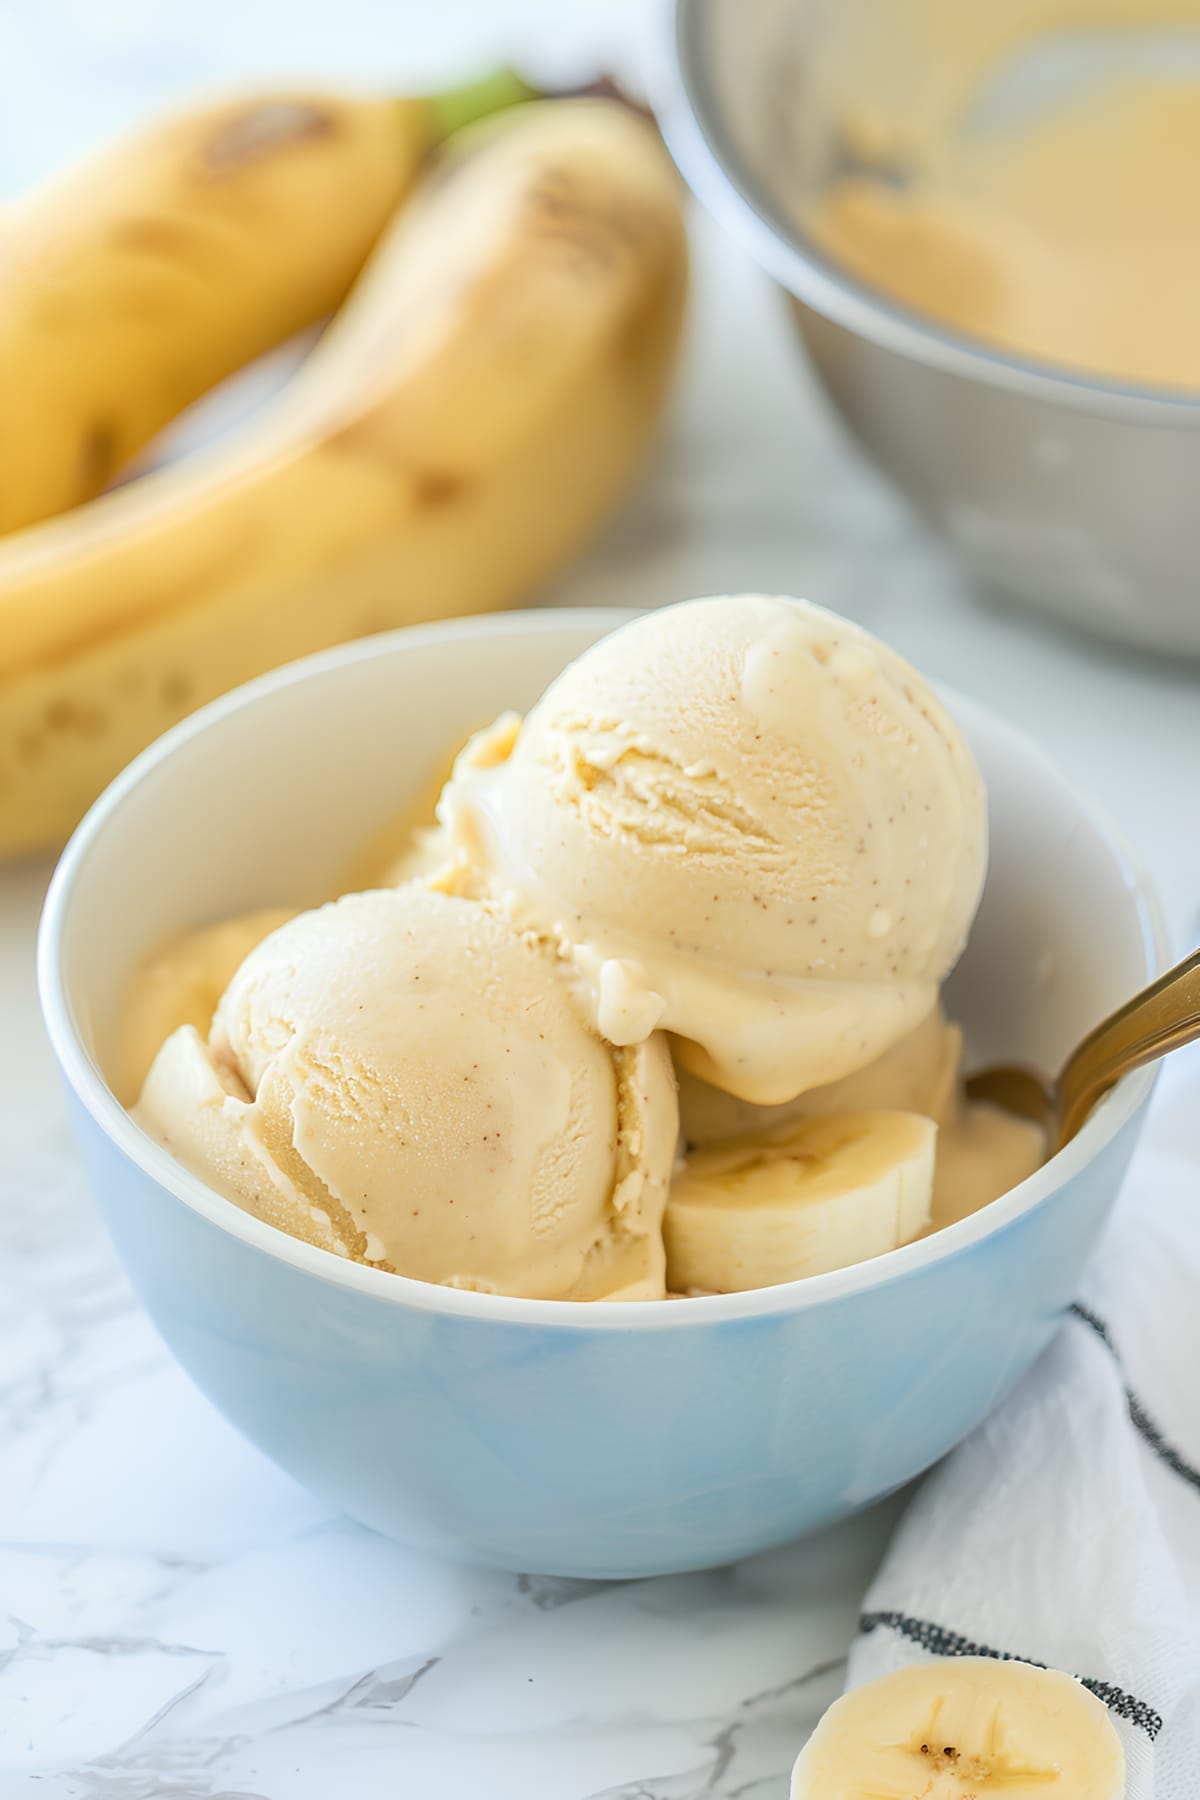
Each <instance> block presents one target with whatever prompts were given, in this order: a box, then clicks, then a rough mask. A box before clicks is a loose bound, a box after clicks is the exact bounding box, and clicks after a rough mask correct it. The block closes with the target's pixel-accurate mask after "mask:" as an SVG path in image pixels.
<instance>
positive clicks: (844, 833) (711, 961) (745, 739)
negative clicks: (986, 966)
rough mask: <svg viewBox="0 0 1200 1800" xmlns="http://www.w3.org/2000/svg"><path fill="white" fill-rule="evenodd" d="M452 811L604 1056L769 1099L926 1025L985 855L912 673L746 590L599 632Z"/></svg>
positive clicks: (885, 654)
mask: <svg viewBox="0 0 1200 1800" xmlns="http://www.w3.org/2000/svg"><path fill="white" fill-rule="evenodd" d="M443 816H444V819H445V821H446V823H447V824H448V826H449V830H450V835H451V838H452V839H453V841H454V842H455V844H456V846H457V848H458V850H459V852H460V854H461V855H462V856H463V857H464V858H466V859H467V860H468V861H470V862H472V863H473V864H474V865H476V866H477V867H480V868H481V869H483V870H485V871H487V872H488V873H489V874H490V876H491V878H492V880H493V882H494V883H495V884H496V885H497V886H498V887H499V888H500V889H502V890H503V891H504V893H505V896H506V904H508V905H509V906H510V907H511V908H512V909H513V910H514V913H515V915H516V916H517V917H519V918H522V919H528V920H530V921H534V922H536V923H537V925H538V926H539V928H540V929H544V930H547V931H552V932H554V933H555V934H556V935H557V936H558V938H559V940H560V941H561V942H562V943H563V944H564V945H566V946H568V947H569V950H570V953H571V955H572V956H573V958H574V962H575V965H576V967H577V969H578V971H579V972H580V975H581V977H582V980H583V983H584V986H585V988H586V990H587V991H588V993H589V995H590V1003H591V1006H592V1009H593V1016H594V1018H595V1021H596V1023H597V1026H598V1029H599V1030H600V1032H601V1033H602V1034H603V1035H604V1036H605V1037H607V1038H609V1039H611V1040H612V1041H613V1042H614V1043H624V1044H631V1043H636V1042H640V1041H642V1040H643V1039H645V1038H646V1037H647V1036H648V1035H649V1034H650V1032H651V1031H652V1030H654V1029H655V1028H656V1027H658V1026H662V1027H663V1028H665V1029H666V1030H668V1031H670V1032H671V1033H673V1034H674V1035H675V1038H676V1049H677V1054H678V1056H679V1059H680V1061H681V1062H682V1063H683V1064H684V1066H685V1067H687V1068H688V1069H690V1070H691V1071H692V1072H693V1073H695V1074H696V1075H699V1076H701V1077H702V1078H703V1079H705V1080H707V1081H709V1082H712V1083H714V1084H715V1085H716V1086H718V1087H720V1088H722V1089H724V1090H725V1091H727V1092H728V1093H731V1094H734V1095H737V1096H739V1097H740V1098H742V1099H746V1100H750V1101H754V1102H755V1103H758V1104H768V1103H776V1102H780V1101H784V1100H788V1099H790V1098H792V1097H793V1096H795V1095H796V1094H799V1093H801V1092H803V1091H805V1090H806V1089H808V1088H811V1087H815V1086H817V1085H819V1084H822V1083H826V1082H830V1081H835V1080H837V1079H839V1078H840V1077H842V1076H844V1075H848V1074H851V1073H852V1072H853V1071H854V1070H856V1069H860V1068H863V1067H865V1066H866V1065H867V1064H868V1063H870V1062H872V1061H873V1060H874V1059H875V1058H876V1057H877V1056H879V1055H880V1054H881V1053H882V1052H883V1051H884V1050H886V1049H887V1048H888V1046H889V1045H890V1044H893V1043H895V1042H896V1041H897V1039H899V1038H900V1037H902V1036H903V1035H904V1034H905V1033H906V1032H908V1031H911V1030H912V1029H913V1028H914V1027H915V1026H916V1025H918V1024H919V1023H920V1021H921V1020H922V1019H923V1018H924V1017H925V1016H926V1015H927V1014H928V1013H929V1012H930V1011H931V1009H932V1008H933V1006H934V1004H935V1002H936V998H937V992H938V987H939V984H940V982H941V981H942V979H943V978H944V976H945V975H946V974H947V973H948V971H949V969H950V968H951V967H952V965H953V963H954V961H955V960H956V958H957V956H958V954H959V951H960V950H961V949H962V946H963V943H964V941H965V938H966V934H967V931H968V929H969V927H970V924H971V920H972V918H973V917H974V913H975V909H976V906H977V904H978V900H979V894H980V890H981V888H982V884H983V877H984V872H985V867H986V859H987V827H986V808H985V800H984V793H983V787H982V783H981V781H980V778H979V775H978V772H977V770H976V768H975V764H974V762H973V760H972V758H971V755H970V752H969V750H968V749H967V747H966V745H965V743H964V741H963V739H962V737H961V735H960V733H959V731H958V729H957V727H956V726H955V725H954V722H953V721H952V719H951V718H950V717H949V715H948V714H947V712H946V711H945V709H944V708H943V707H942V705H941V704H940V702H939V701H938V700H937V699H936V698H935V696H934V695H933V694H932V693H931V691H930V689H929V688H928V686H927V685H926V684H925V683H924V682H923V681H922V679H921V677H920V676H919V675H918V674H917V673H916V671H915V670H914V669H912V668H911V667H910V666H909V665H908V664H907V663H905V662H904V661H903V659H902V658H900V657H899V656H897V655H896V654H895V652H894V651H891V650H889V649H888V648H887V647H886V646H885V645H883V644H881V643H879V642H878V641H877V640H876V639H875V638H873V637H871V636H869V635H868V634H867V633H866V632H864V631H861V630H860V629H859V628H858V627H856V626H854V625H852V624H850V623H848V622H847V621H846V620H844V619H841V618H838V617H837V616H835V615H834V614H832V613H828V612H825V611H824V610H823V609H821V608H819V607H816V606H810V605H808V604H807V603H805V602H801V601H794V600H786V599H777V598H770V597H764V596H756V595H747V596H741V597H737V598H728V599H715V600H702V601H694V602H692V603H690V604H688V605H684V606H675V607H670V608H667V609H664V610H663V611H661V612H658V613H652V614H649V615H646V616H644V617H642V618H639V619H637V620H635V621H633V623H631V624H630V625H627V626H626V627H624V628H623V629H622V630H619V631H616V632H614V633H613V634H612V635H611V636H609V637H606V638H605V639H603V640H602V641H601V642H600V643H599V644H597V645H596V646H594V648H592V649H591V650H589V651H587V652H585V653H584V655H583V656H581V657H580V658H579V659H578V661H577V662H575V663H573V664H572V665H571V666H570V668H568V669H567V670H566V671H565V672H564V673H563V674H562V675H561V676H560V677H559V678H558V680H557V681H555V682H554V683H553V685H552V686H551V687H550V688H549V690H548V691H547V692H546V694H545V695H544V696H543V698H542V699H541V701H539V703H538V704H537V706H535V707H534V709H533V711H532V712H531V713H530V715H529V718H528V719H527V721H526V723H525V726H524V728H523V730H522V731H521V733H520V736H519V738H518V739H517V742H516V744H515V746H514V748H513V751H512V754H511V756H510V757H509V758H508V759H507V760H506V761H505V762H503V763H502V764H501V765H500V766H498V767H497V768H495V769H493V770H482V771H478V772H472V773H468V775H467V776H466V778H464V779H457V780H455V781H454V782H452V783H451V785H450V788H449V789H448V791H447V794H446V796H445V797H444V800H443Z"/></svg>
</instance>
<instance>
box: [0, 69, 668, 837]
mask: <svg viewBox="0 0 1200 1800" xmlns="http://www.w3.org/2000/svg"><path fill="white" fill-rule="evenodd" d="M686 266H687V256H686V238H685V233H684V226H683V218H682V212H681V207H680V197H679V187H678V183H677V180H676V177H675V174H674V171H673V169H672V167H671V165H670V163H669V162H668V160H667V157H666V153H665V151H664V150H663V148H662V146H661V144H660V143H659V141H658V139H657V137H656V135H655V133H654V132H653V130H652V129H651V127H649V126H648V125H647V124H646V123H645V122H644V121H643V120H641V119H639V118H637V117H635V116H634V115H633V114H632V113H631V112H630V111H629V110H628V109H627V108H625V107H623V106H621V105H619V104H617V103H615V102H611V101H601V100H568V101H559V102H554V101H541V102H537V103H535V104H533V105H531V106H526V107H520V108H517V109H515V110H514V111H512V112H509V113H505V114H504V115H503V116H502V117H500V118H497V119H491V120H487V121H485V122H484V123H483V124H481V125H477V126H474V127H473V128H471V129H470V130H468V131H466V132H463V133H460V134H458V135H456V137H455V140H454V143H453V145H452V146H450V147H449V148H448V150H447V152H446V153H445V159H444V160H443V161H442V162H441V163H440V165H436V164H435V166H434V168H433V169H432V170H431V172H430V175H429V177H428V179H427V180H426V181H425V182H424V183H423V184H421V186H420V187H419V189H418V191H417V193H416V194H415V195H414V197H413V199H412V201H411V202H410V204H409V205H408V206H407V207H405V208H404V209H403V211H402V212H401V213H400V215H399V217H398V219H397V221H396V223H395V224H394V225H393V226H392V227H391V229H390V230H389V232H388V233H387V235H386V236H385V238H384V240H383V242H382V244H381V245H380V247H379V249H378V250H377V251H376V253H375V255H374V256H373V257H372V259H371V261H370V263H369V265H368V267H367V270H366V271H365V273H364V275H363V277H362V280H361V282H360V284H359V286H358V287H357V288H356V289H355V291H354V293H353V294H352V295H351V297H350V300H349V301H348V302H347V304H346V306H345V308H344V309H343V311H342V312H341V313H340V314H339V315H338V317H337V319H336V320H335V322H334V324H333V325H332V326H331V328H330V329H329V331H328V332H327V333H326V334H325V336H324V337H323V338H322V340H321V342H320V343H319V344H318V345H317V348H316V350H315V351H314V352H313V354H312V356H311V357H310V358H309V361H308V362H307V363H306V364H305V365H304V367H303V368H302V369H301V370H300V372H299V374H298V375H297V376H296V378H295V379H294V380H293V382H292V384H291V386H290V388H288V389H287V390H285V392H284V393H283V394H282V395H281V396H280V397H279V399H278V400H277V401H276V403H275V404H274V406H273V407H272V408H270V409H269V410H268V412H267V413H266V414H264V415H262V416H261V417H260V420H259V421H257V422H251V425H250V426H249V427H247V428H246V429H245V430H244V431H243V433H242V434H241V437H240V439H239V440H238V441H237V442H236V444H234V445H233V446H232V447H230V446H229V445H221V444H218V445H216V446H214V447H213V449H212V450H211V451H209V452H207V453H201V454H199V455H198V456H197V457H195V458H194V459H192V461H191V462H188V463H181V464H178V465H176V466H174V467H172V468H166V469H162V470H157V471H155V472H153V473H152V474H150V475H148V476H146V477H144V478H143V479H141V480H139V481H136V482H132V483H130V484H129V485H128V486H127V487H125V488H123V489H120V490H118V491H116V492H114V493H111V494H105V495H102V496H101V497H100V498H99V499H98V500H94V501H92V502H91V503H90V504H89V505H88V506H86V507H83V508H81V509H79V510H78V511H77V512H75V513H73V514H69V515H67V516H66V517H65V518H62V519H54V520H50V521H48V522H47V523H45V524H42V525H40V526H35V527H33V528H32V529H30V530H29V531H26V532H21V533H18V534H17V535H16V536H14V537H11V538H9V539H8V540H7V541H6V542H3V543H0V853H2V852H6V851H7V852H12V851H18V850H25V849H29V848H32V847H35V846H39V845H44V844H48V843H51V842H53V841H54V840H55V839H57V838H60V837H61V836H62V835H63V834H64V833H65V832H66V831H67V830H69V828H70V827H71V825H72V824H73V823H74V822H75V821H76V820H77V819H78V817H79V815H80V814H81V812H82V811H83V810H84V808H85V807H86V806H87V805H88V803H89V802H90V801H91V800H92V799H94V797H95V796H96V794H97V793H98V792H99V791H100V789H101V788H102V787H103V786H104V784H105V783H106V782H107V781H108V780H109V778H110V777H111V776H112V775H113V774H115V773H116V771H117V770H118V769H119V768H120V767H121V766H122V765H123V764H124V763H125V762H126V761H128V759H129V757H130V756H132V755H133V754H134V752H135V751H137V750H139V749H141V748H142V746H143V745H145V744H147V743H149V741H150V740H151V739H152V738H153V737H155V736H157V735H158V733H159V732H161V731H162V730H163V729H164V728H165V727H166V726H167V725H169V724H171V723H173V721H174V720H176V719H178V718H181V717H182V716H183V715H184V714H185V713H187V712H190V711H191V710H192V709H193V708H194V707H196V706H198V705H199V704H200V703H201V702H203V701H205V700H209V699H211V698H212V697H213V696H214V695H217V694H219V693H222V692H223V691H224V690H225V689H227V688H230V687H233V686H235V685H236V684H237V683H239V682H241V681H244V680H246V679H247V678H248V677H250V676H252V675H256V674H259V673H260V672H262V671H263V670H265V669H268V668H272V667H274V666H275V665H277V664H279V663H281V662H286V661H288V660H290V659H291V658H293V657H296V656H301V655H303V654H305V653H306V652H308V651H311V650H317V649H321V648H323V647H324V646H326V645H328V644H332V643H336V642H340V641H341V640H343V639H346V638H351V637H359V636H363V635H365V634H367V633H370V632H374V631H381V630H384V629H386V628H388V627H390V626H394V625H404V624H409V623H411V622H412V621H414V620H417V619H429V618H442V617H448V616H450V615H452V614H458V613H470V612H480V611H485V610H489V609H492V608H496V607H502V606H507V605H510V604H512V603H513V602H514V601H516V600H518V599H519V598H521V597H522V596H524V595H526V594H528V593H529V591H530V590H531V589H532V588H534V587H535V586H536V585H537V584H538V583H539V582H540V581H542V580H544V579H545V577H546V576H547V575H548V574H549V573H550V572H551V571H552V570H553V569H555V568H556V567H557V565H559V564H560V563H561V562H562V561H563V560H564V559H565V558H566V557H567V556H568V555H569V554H570V552H571V551H573V550H574V549H575V548H576V547H577V546H578V545H579V543H580V542H581V541H582V539H583V538H584V537H585V536H586V535H587V534H588V532H589V531H590V530H591V529H592V528H593V527H594V526H595V525H596V524H597V523H598V522H599V521H600V520H601V519H602V518H603V516H604V514H605V513H606V511H607V510H608V509H609V507H610V506H611V504H612V502H613V500H614V499H615V497H616V495H617V494H618V492H619V491H620V490H621V489H622V488H623V487H624V486H625V484H626V483H627V481H628V480H629V478H630V476H631V474H632V471H633V469H634V468H635V466H636V465H637V463H638V461H639V459H640V457H641V455H642V452H643V451H644V449H645V448H646V445H647V442H648V440H649V438H650V436H651V434H652V432H653V430H654V427H655V426H656V425H657V423H658V420H659V417H660V414H661V411H662V406H663V401H664V397H665V393H666V389H667V384H668V378H669V375H670V371H671V367H672V363H673V360H674V352H675V349H676V346H677V343H678V339H679V335H680V322H681V316H682V305H683V297H684V289H685V285H686Z"/></svg>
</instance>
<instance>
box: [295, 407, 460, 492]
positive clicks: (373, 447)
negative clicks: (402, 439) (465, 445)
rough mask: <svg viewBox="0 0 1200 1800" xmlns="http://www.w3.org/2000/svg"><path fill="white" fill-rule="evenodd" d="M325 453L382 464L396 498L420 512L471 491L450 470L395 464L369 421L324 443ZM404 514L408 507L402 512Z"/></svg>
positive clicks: (342, 430)
mask: <svg viewBox="0 0 1200 1800" xmlns="http://www.w3.org/2000/svg"><path fill="white" fill-rule="evenodd" d="M324 449H325V450H326V451H329V452H332V454H333V455H335V456H343V455H349V456H358V457H361V458H362V460H363V461H364V462H373V463H379V464H382V465H383V467H385V468H390V469H392V470H393V471H394V473H395V475H396V486H397V492H398V494H399V496H400V497H401V498H402V499H403V500H405V501H410V500H411V502H412V503H413V505H414V506H415V507H416V508H417V510H419V511H423V510H428V511H433V510H434V509H436V508H438V507H441V506H449V505H450V504H451V502H452V501H455V500H461V499H462V497H463V495H464V494H466V493H467V492H468V491H469V490H470V487H471V485H472V484H471V482H470V481H469V480H468V479H467V477H466V476H465V475H456V474H454V473H452V471H450V470H449V469H410V468H405V467H404V466H403V465H402V464H399V463H397V461H396V458H395V454H394V452H393V451H392V449H391V446H390V445H389V444H388V441H387V438H386V437H385V436H384V435H383V433H382V432H381V431H380V430H379V428H378V425H376V424H374V423H373V422H372V421H370V420H366V419H355V420H353V421H352V422H351V423H350V424H349V425H343V426H342V427H341V428H340V429H339V430H338V431H335V432H332V433H331V434H330V436H329V437H327V438H326V439H325V443H324ZM405 510H407V507H406V508H405Z"/></svg>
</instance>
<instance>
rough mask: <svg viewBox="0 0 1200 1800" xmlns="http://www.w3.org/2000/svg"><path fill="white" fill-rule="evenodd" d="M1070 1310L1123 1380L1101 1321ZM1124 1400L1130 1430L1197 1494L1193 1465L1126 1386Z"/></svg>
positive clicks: (1081, 1309) (1084, 1310) (1199, 1480)
mask: <svg viewBox="0 0 1200 1800" xmlns="http://www.w3.org/2000/svg"><path fill="white" fill-rule="evenodd" d="M1070 1310H1071V1312H1073V1313H1074V1314H1075V1317H1076V1318H1077V1319H1079V1320H1080V1321H1081V1322H1082V1323H1083V1324H1084V1325H1086V1326H1088V1328H1089V1329H1090V1330H1091V1331H1094V1332H1095V1334H1096V1336H1097V1337H1098V1338H1099V1339H1100V1342H1101V1343H1102V1344H1103V1345H1104V1348H1105V1349H1106V1350H1107V1351H1108V1353H1109V1355H1110V1356H1111V1357H1112V1359H1113V1361H1114V1362H1115V1363H1116V1365H1117V1367H1118V1369H1120V1370H1121V1374H1122V1377H1123V1376H1124V1373H1125V1371H1124V1367H1123V1365H1122V1362H1121V1355H1120V1352H1119V1351H1118V1349H1117V1346H1116V1345H1115V1344H1114V1343H1113V1341H1112V1333H1111V1332H1110V1331H1109V1329H1108V1326H1107V1325H1106V1324H1105V1323H1104V1320H1103V1319H1101V1318H1100V1317H1099V1316H1098V1315H1097V1314H1096V1313H1094V1312H1092V1311H1091V1309H1090V1308H1089V1307H1086V1306H1081V1305H1080V1303H1079V1301H1078V1300H1077V1301H1075V1303H1074V1305H1073V1306H1072V1307H1071V1308H1070ZM1125 1399H1126V1402H1127V1403H1128V1406H1129V1418H1130V1423H1131V1424H1132V1425H1133V1428H1134V1430H1135V1431H1136V1432H1137V1433H1138V1435H1139V1436H1140V1437H1142V1438H1144V1439H1145V1441H1146V1443H1147V1444H1148V1445H1149V1446H1150V1448H1151V1450H1153V1452H1154V1454H1155V1456H1157V1457H1158V1459H1159V1461H1160V1462H1164V1463H1166V1465H1167V1467H1168V1469H1171V1470H1172V1471H1173V1472H1174V1473H1175V1474H1176V1475H1178V1476H1179V1478H1180V1480H1181V1481H1186V1482H1187V1483H1188V1484H1189V1485H1190V1486H1191V1487H1194V1488H1195V1489H1196V1490H1197V1492H1198V1493H1200V1469H1197V1468H1196V1467H1195V1465H1194V1464H1193V1463H1190V1462H1189V1461H1188V1460H1187V1457H1186V1456H1181V1455H1180V1453H1179V1451H1178V1450H1176V1448H1175V1446H1174V1445H1173V1444H1170V1443H1168V1442H1167V1439H1166V1438H1165V1437H1164V1436H1163V1434H1162V1432H1161V1431H1160V1430H1159V1428H1158V1426H1157V1425H1156V1424H1155V1422H1154V1420H1153V1419H1152V1418H1151V1417H1150V1414H1149V1413H1148V1412H1147V1411H1146V1409H1145V1407H1144V1406H1143V1405H1142V1403H1141V1401H1140V1400H1139V1399H1138V1397H1137V1395H1136V1394H1135V1393H1134V1391H1133V1389H1132V1388H1131V1387H1130V1386H1129V1385H1128V1384H1126V1387H1125Z"/></svg>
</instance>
